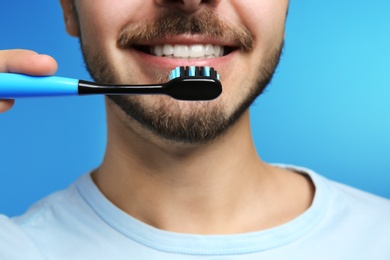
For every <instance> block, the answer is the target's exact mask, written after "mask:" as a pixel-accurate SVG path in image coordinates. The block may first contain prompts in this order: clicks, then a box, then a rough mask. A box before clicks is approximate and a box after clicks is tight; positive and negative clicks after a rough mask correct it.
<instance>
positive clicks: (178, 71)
mask: <svg viewBox="0 0 390 260" xmlns="http://www.w3.org/2000/svg"><path fill="white" fill-rule="evenodd" d="M179 77H212V78H216V79H218V80H219V79H220V76H219V74H218V73H217V71H216V70H215V69H214V68H212V67H211V68H210V67H208V66H206V67H198V66H186V67H184V66H181V67H176V68H175V69H174V70H172V71H171V74H170V76H169V79H170V80H172V79H175V78H179Z"/></svg>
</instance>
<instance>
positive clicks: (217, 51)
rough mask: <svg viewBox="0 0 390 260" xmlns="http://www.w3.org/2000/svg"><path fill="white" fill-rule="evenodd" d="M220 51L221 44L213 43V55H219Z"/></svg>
mask: <svg viewBox="0 0 390 260" xmlns="http://www.w3.org/2000/svg"><path fill="white" fill-rule="evenodd" d="M220 53H221V46H219V45H215V46H214V56H215V57H219V56H220V55H219V54H220Z"/></svg>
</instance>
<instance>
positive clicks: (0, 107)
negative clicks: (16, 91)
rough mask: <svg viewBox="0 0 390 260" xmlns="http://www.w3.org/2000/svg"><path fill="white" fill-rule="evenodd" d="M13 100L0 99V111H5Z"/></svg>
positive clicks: (9, 107)
mask: <svg viewBox="0 0 390 260" xmlns="http://www.w3.org/2000/svg"><path fill="white" fill-rule="evenodd" d="M14 103H15V100H12V99H10V100H0V113H2V112H5V111H7V110H9V109H11V107H12V106H13V105H14Z"/></svg>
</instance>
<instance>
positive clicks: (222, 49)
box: [219, 47, 224, 57]
mask: <svg viewBox="0 0 390 260" xmlns="http://www.w3.org/2000/svg"><path fill="white" fill-rule="evenodd" d="M223 53H224V48H223V47H221V50H220V51H219V57H222V56H223Z"/></svg>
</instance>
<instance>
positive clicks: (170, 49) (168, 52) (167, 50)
mask: <svg viewBox="0 0 390 260" xmlns="http://www.w3.org/2000/svg"><path fill="white" fill-rule="evenodd" d="M163 53H164V55H165V56H168V55H172V54H173V46H172V45H171V44H165V45H164V47H163Z"/></svg>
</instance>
